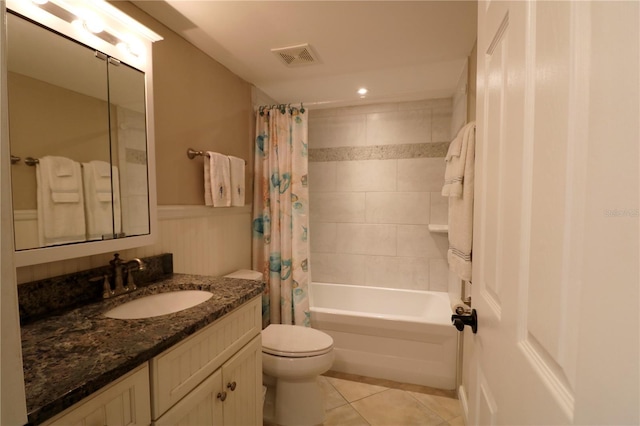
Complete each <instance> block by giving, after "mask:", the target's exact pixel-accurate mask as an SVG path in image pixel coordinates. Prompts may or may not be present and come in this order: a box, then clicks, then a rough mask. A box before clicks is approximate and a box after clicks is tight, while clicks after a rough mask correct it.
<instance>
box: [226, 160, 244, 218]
mask: <svg viewBox="0 0 640 426" xmlns="http://www.w3.org/2000/svg"><path fill="white" fill-rule="evenodd" d="M229 167H230V170H231V205H232V206H236V207H241V206H244V160H243V159H242V158H238V157H233V156H231V155H230V156H229Z"/></svg>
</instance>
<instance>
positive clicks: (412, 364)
mask: <svg viewBox="0 0 640 426" xmlns="http://www.w3.org/2000/svg"><path fill="white" fill-rule="evenodd" d="M310 297H311V298H310V305H311V326H312V327H313V328H316V329H318V330H322V331H324V332H325V333H327V334H329V335H330V336H331V337H332V338H333V341H334V351H335V361H334V364H333V366H332V367H331V370H333V371H339V372H343V373H350V374H357V375H362V376H367V377H375V378H380V379H387V380H394V381H397V382H402V383H413V384H418V385H424V386H430V387H434V388H438V389H447V390H451V389H454V388H455V386H456V353H457V338H458V336H457V333H458V332H457V330H456V329H455V327H453V326H452V325H451V307H450V303H449V295H448V294H447V293H444V292H435V291H416V290H397V289H389V288H379V287H366V286H356V285H346V284H327V283H315V282H314V283H311V287H310Z"/></svg>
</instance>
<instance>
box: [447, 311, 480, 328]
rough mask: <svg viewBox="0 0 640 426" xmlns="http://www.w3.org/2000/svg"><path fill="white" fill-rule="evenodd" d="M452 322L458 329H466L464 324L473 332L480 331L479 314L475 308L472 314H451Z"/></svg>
mask: <svg viewBox="0 0 640 426" xmlns="http://www.w3.org/2000/svg"><path fill="white" fill-rule="evenodd" d="M451 322H452V323H453V325H454V326H455V328H457V329H458V331H462V330H464V326H465V325H468V326H469V327H471V331H473V334H476V333H477V332H478V314H477V313H476V310H475V309H472V310H471V313H470V314H463V315H455V314H454V315H451Z"/></svg>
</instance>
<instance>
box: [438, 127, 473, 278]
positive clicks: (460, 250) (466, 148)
mask: <svg viewBox="0 0 640 426" xmlns="http://www.w3.org/2000/svg"><path fill="white" fill-rule="evenodd" d="M475 129H476V126H475V122H471V123H469V124H467V125H465V126H464V127H463V128H462V129H460V131H459V132H458V135H457V136H456V138H455V139H454V140H453V142H451V145H450V146H449V152H448V153H447V157H446V162H447V166H446V169H445V184H444V187H443V188H442V195H445V196H448V197H449V250H448V252H447V260H448V261H449V268H450V269H451V270H452V271H454V272H456V273H457V274H458V276H459V277H460V278H461V279H463V280H465V281H471V247H472V243H473V196H474V192H473V191H474V188H473V186H474V168H475V165H474V163H475Z"/></svg>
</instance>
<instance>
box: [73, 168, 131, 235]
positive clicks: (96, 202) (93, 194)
mask: <svg viewBox="0 0 640 426" xmlns="http://www.w3.org/2000/svg"><path fill="white" fill-rule="evenodd" d="M82 177H83V179H84V198H85V215H86V218H87V239H89V240H102V239H103V238H104V237H105V236H107V237H108V238H112V236H113V234H114V233H116V234H119V233H121V232H122V218H121V216H122V214H121V209H120V179H119V176H118V168H117V167H115V166H113V167H112V166H111V165H110V164H109V163H107V162H105V161H90V162H88V163H83V164H82ZM112 180H113V201H112V192H111V189H112Z"/></svg>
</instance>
